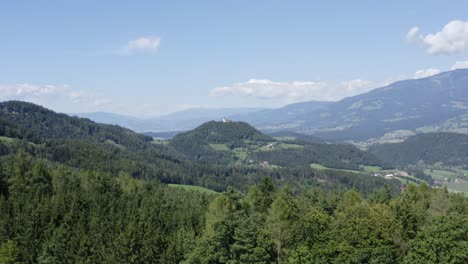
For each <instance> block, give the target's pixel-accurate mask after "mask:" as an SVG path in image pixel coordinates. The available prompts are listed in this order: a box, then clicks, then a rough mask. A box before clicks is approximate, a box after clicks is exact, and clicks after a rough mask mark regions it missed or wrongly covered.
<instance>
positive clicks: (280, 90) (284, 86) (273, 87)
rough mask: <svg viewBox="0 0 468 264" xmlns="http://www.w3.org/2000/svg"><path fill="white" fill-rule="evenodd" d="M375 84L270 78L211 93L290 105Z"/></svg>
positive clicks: (336, 96)
mask: <svg viewBox="0 0 468 264" xmlns="http://www.w3.org/2000/svg"><path fill="white" fill-rule="evenodd" d="M373 87H374V86H373V83H372V82H370V81H365V80H361V79H356V80H350V81H345V82H339V83H335V84H329V83H327V82H323V81H294V82H277V81H271V80H267V79H250V80H248V81H247V82H240V83H234V84H232V85H229V86H223V87H217V88H214V89H212V90H211V91H210V92H209V95H210V96H212V97H221V96H245V97H256V98H260V99H275V98H284V99H285V100H286V101H287V102H288V103H292V102H299V101H307V100H318V101H335V100H339V99H342V98H344V97H348V96H352V95H356V94H359V93H363V92H367V91H369V90H371V89H372V88H373Z"/></svg>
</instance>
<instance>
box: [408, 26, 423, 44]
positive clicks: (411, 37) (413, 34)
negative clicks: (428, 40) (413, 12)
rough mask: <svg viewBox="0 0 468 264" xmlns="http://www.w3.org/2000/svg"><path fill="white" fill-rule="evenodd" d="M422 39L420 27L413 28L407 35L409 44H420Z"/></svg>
mask: <svg viewBox="0 0 468 264" xmlns="http://www.w3.org/2000/svg"><path fill="white" fill-rule="evenodd" d="M422 39H423V37H422V35H421V34H419V27H412V28H411V29H410V30H409V31H408V33H406V40H407V41H408V42H420V41H421V40H422Z"/></svg>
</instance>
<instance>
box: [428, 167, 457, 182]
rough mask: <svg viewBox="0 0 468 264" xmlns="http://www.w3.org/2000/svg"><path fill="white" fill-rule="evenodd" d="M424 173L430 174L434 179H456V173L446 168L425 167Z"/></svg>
mask: <svg viewBox="0 0 468 264" xmlns="http://www.w3.org/2000/svg"><path fill="white" fill-rule="evenodd" d="M424 173H426V174H428V175H431V177H432V178H434V179H439V180H441V179H443V178H449V179H456V178H457V174H456V173H455V172H452V171H448V170H433V169H425V170H424Z"/></svg>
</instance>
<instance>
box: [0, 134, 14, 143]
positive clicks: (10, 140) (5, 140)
mask: <svg viewBox="0 0 468 264" xmlns="http://www.w3.org/2000/svg"><path fill="white" fill-rule="evenodd" d="M0 141H3V142H7V143H11V142H13V138H10V137H4V136H0Z"/></svg>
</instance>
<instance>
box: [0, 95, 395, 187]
mask: <svg viewBox="0 0 468 264" xmlns="http://www.w3.org/2000/svg"><path fill="white" fill-rule="evenodd" d="M0 113H1V115H0V161H2V162H6V163H8V162H10V160H11V159H13V160H14V159H15V155H17V154H18V153H20V152H23V153H25V154H26V155H27V156H28V157H30V159H33V160H41V161H44V162H46V163H47V164H49V165H50V166H52V167H60V166H65V167H67V168H71V169H73V170H79V171H101V172H106V173H110V174H112V175H120V174H126V175H129V176H132V177H134V178H139V179H147V180H153V179H156V180H159V181H161V182H163V183H168V184H187V185H197V186H201V187H205V188H209V189H212V190H215V191H224V190H226V189H227V187H228V186H234V187H236V188H238V189H240V190H244V191H246V190H247V188H248V186H250V185H252V184H255V183H257V182H258V181H259V180H260V179H261V178H262V177H264V176H265V175H267V176H269V177H271V178H272V179H274V180H275V181H276V182H277V183H278V184H284V183H285V182H287V183H290V184H292V185H293V186H294V187H295V188H298V189H300V188H306V187H307V186H311V185H312V186H317V185H320V186H324V187H325V188H327V189H346V188H351V187H353V186H354V187H355V188H357V189H359V190H362V191H363V193H364V194H368V193H370V192H371V191H372V190H374V189H375V188H379V187H380V186H383V185H384V184H386V183H388V182H387V181H386V180H384V179H380V178H376V177H371V176H368V175H366V174H362V175H357V174H355V173H347V172H346V171H327V172H324V171H320V170H316V169H313V168H311V167H310V163H321V162H323V165H324V166H326V167H330V168H355V169H358V168H359V167H358V164H359V165H360V164H366V165H367V164H368V165H372V164H373V163H375V162H376V159H375V157H374V156H373V155H371V154H368V153H367V152H363V151H360V150H359V149H357V148H355V147H353V146H350V145H330V146H329V145H328V144H318V146H314V145H312V143H307V142H301V141H294V140H292V139H291V138H287V139H282V140H278V139H275V138H273V137H271V136H269V135H265V134H263V133H261V132H260V131H258V130H257V129H255V128H254V127H252V126H250V125H249V124H247V123H243V122H229V123H221V122H208V123H206V124H204V125H202V126H201V127H200V128H198V129H195V130H193V131H188V132H186V133H183V134H180V135H178V136H176V137H175V138H174V139H173V141H172V142H169V143H168V142H160V141H154V140H153V139H152V138H151V137H148V136H144V135H142V134H138V133H135V132H133V131H131V130H129V129H126V128H122V127H120V126H116V125H105V124H99V123H95V122H93V121H91V120H89V119H86V118H78V117H70V116H68V115H65V114H60V113H55V112H53V111H51V110H49V109H46V108H44V107H41V106H38V105H35V104H31V103H26V102H19V101H8V102H2V103H0ZM270 144H271V146H268V145H270ZM288 150H289V151H293V154H294V155H297V156H299V157H302V159H301V162H297V160H300V159H295V160H294V162H292V161H287V160H288V159H287V158H286V156H288V155H289V153H288V152H286V153H284V152H282V151H288ZM262 153H263V154H264V155H265V156H264V157H257V158H255V155H262ZM312 153H315V154H314V155H312ZM194 154H195V155H194ZM309 154H310V155H309ZM267 155H269V156H268V157H267ZM281 155H286V156H284V158H280V159H281V160H284V161H283V163H280V162H277V161H275V159H278V157H281ZM250 159H254V160H253V161H252V162H250ZM264 161H265V162H268V161H271V166H266V167H265V166H262V164H259V163H260V162H264ZM327 161H334V162H335V164H332V163H327ZM275 163H277V164H275ZM392 186H394V188H395V189H396V188H397V186H398V184H396V183H392Z"/></svg>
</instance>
